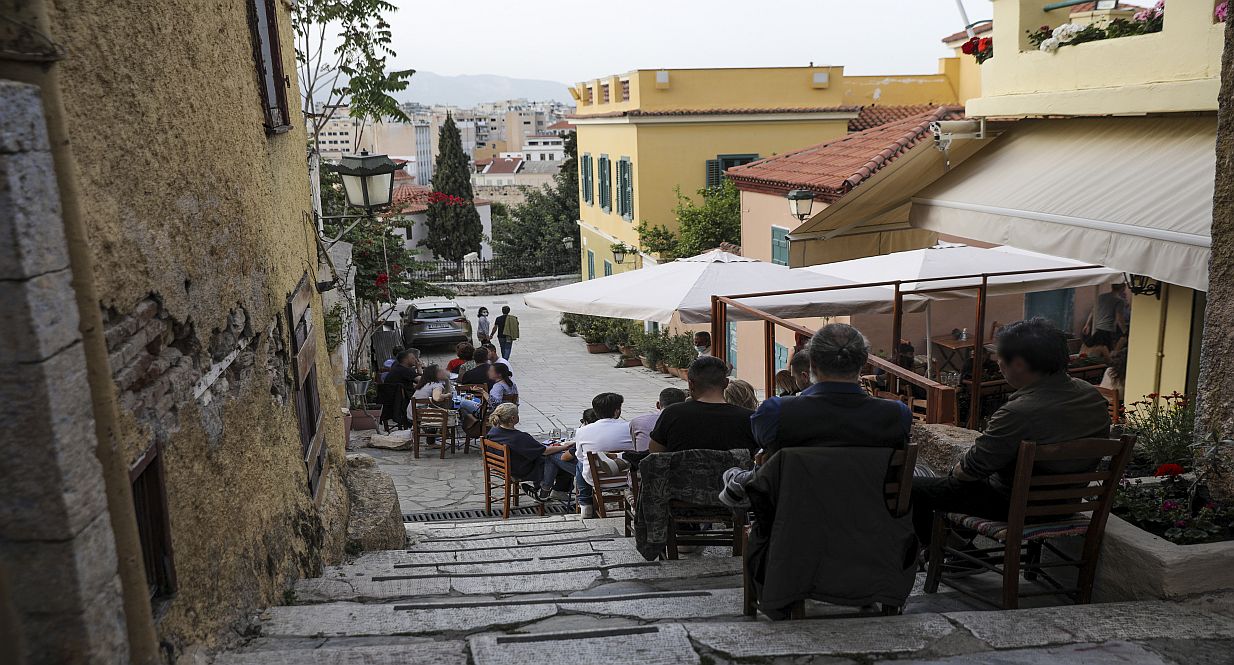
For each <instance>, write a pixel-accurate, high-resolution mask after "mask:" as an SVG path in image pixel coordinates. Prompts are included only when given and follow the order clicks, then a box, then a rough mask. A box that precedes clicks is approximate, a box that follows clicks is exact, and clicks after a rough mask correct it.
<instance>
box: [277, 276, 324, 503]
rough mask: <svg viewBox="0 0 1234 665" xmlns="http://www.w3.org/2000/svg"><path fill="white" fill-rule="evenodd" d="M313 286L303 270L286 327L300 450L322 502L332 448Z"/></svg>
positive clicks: (315, 495)
mask: <svg viewBox="0 0 1234 665" xmlns="http://www.w3.org/2000/svg"><path fill="white" fill-rule="evenodd" d="M313 291H314V290H313V288H312V282H311V281H310V280H309V274H308V273H307V272H305V273H304V276H303V277H301V278H300V283H299V284H297V285H296V289H295V291H293V292H292V293H291V295H290V296H288V297H287V322H288V323H287V327H288V337H289V338H290V343H291V346H290V348H291V357H292V374H293V376H294V377H295V385H294V386H293V387H294V389H295V405H296V421H297V422H298V423H299V431H300V454H301V457H302V460H303V462H304V468H305V472H306V474H307V476H308V478H307V480H308V482H307V487H308V491H309V496H310V497H312V499H313V502H314V503H320V501H321V497H322V491H321V490H322V487H324V485H325V483H323V482H322V479H324V478H325V475H326V469H327V463H328V461H329V449H330V447H329V446H328V445H326V442H325V427H324V419H323V416H322V412H321V392H320V385H319V383H318V380H317V330H316V328H315V327H314V325H313V307H312V304H313Z"/></svg>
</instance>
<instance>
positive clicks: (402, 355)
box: [394, 349, 420, 363]
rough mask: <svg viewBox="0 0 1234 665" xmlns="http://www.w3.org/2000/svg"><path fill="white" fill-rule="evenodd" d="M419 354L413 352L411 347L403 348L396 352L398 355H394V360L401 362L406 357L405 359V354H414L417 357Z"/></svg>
mask: <svg viewBox="0 0 1234 665" xmlns="http://www.w3.org/2000/svg"><path fill="white" fill-rule="evenodd" d="M419 355H420V354H418V353H415V352H414V351H413V350H412V349H403V350H402V351H399V352H398V355H396V356H394V361H395V362H400V363H401V362H403V361H404V360H406V359H407V356H416V357H419Z"/></svg>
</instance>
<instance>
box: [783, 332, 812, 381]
mask: <svg viewBox="0 0 1234 665" xmlns="http://www.w3.org/2000/svg"><path fill="white" fill-rule="evenodd" d="M809 343H810V342H809V340H806V344H807V345H809ZM788 371H789V372H790V373H792V375H793V385H794V386H795V387H796V388H797V389H796V390H795V391H794V392H793V394H794V395H796V394H798V393H800V392H801V391H803V390H805V389H806V388H809V387H810V385H811V384H813V383H814V379H813V378H811V377H810V352H809V351H807V350H806V349H805V348H802V349H801V350H800V351H796V352H794V353H793V357H792V358H790V359H789V361H788Z"/></svg>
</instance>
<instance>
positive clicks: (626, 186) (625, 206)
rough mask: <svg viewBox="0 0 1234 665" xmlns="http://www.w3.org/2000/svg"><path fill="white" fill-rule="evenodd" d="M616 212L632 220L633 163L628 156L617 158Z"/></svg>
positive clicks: (623, 217)
mask: <svg viewBox="0 0 1234 665" xmlns="http://www.w3.org/2000/svg"><path fill="white" fill-rule="evenodd" d="M617 214H619V215H621V218H622V219H624V220H626V221H628V222H629V221H633V220H634V164H633V162H631V161H630V158H629V157H622V158H621V159H618V160H617Z"/></svg>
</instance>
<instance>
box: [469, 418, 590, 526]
mask: <svg viewBox="0 0 1234 665" xmlns="http://www.w3.org/2000/svg"><path fill="white" fill-rule="evenodd" d="M489 422H490V423H491V424H492V429H490V430H489V431H488V435H487V437H488V439H489V440H491V441H496V442H497V443H500V444H502V445H504V446H505V447H506V448H508V449H509V450H510V467H511V468H510V473H511V474H513V475H514V477H515V478H518V479H519V480H528V481H531V482H529V483H527V484H526V485H524V486H523V488H524V490H525V491H526V492H527V493H528V494H529V495H531V497H532V498H534V499H535V500H536V501H537V502H539V503H544V502H545V501H548V500H549V499H550V498H553V499H562V500H564V499H566V498H568V497H569V495H570V484H571V481H570V478H572V477H573V476H574V475H575V465H574V462H572V461H566V460H563V459H562V453H563V452H566V451H568V450H569V449H570V448H571V447H573V446H574V444H573V443H567V444H564V445H560V446H546V445H544V444H542V443H540V442H539V441H536V440H535V439H534V438H533V437H532V436H531V435H530V434H528V433H526V432H523V431H521V430H519V429H518V428H517V425H518V405H517V404H502V405H500V406H498V407H497V408H496V409H494V410H493V415H492V416H490V417H489Z"/></svg>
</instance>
